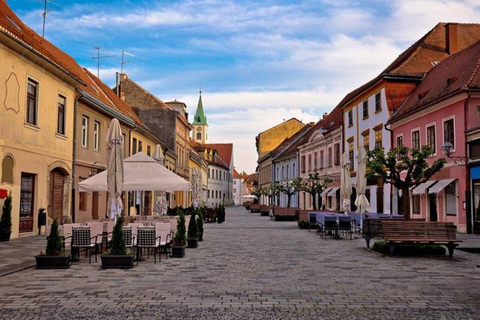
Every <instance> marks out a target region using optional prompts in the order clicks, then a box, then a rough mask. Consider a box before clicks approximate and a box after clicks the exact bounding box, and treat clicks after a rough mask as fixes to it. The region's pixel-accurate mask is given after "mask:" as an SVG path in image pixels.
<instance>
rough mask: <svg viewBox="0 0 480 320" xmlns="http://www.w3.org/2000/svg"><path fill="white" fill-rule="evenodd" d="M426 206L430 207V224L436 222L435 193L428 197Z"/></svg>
mask: <svg viewBox="0 0 480 320" xmlns="http://www.w3.org/2000/svg"><path fill="white" fill-rule="evenodd" d="M428 204H429V206H430V222H437V221H438V213H437V195H436V194H435V193H434V194H429V195H428Z"/></svg>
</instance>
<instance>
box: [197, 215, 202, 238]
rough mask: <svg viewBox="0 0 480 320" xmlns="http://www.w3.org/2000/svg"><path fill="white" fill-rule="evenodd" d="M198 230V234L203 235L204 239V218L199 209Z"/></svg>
mask: <svg viewBox="0 0 480 320" xmlns="http://www.w3.org/2000/svg"><path fill="white" fill-rule="evenodd" d="M197 228H198V234H199V235H202V237H203V216H202V210H201V209H197Z"/></svg>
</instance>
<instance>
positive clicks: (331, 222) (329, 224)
mask: <svg viewBox="0 0 480 320" xmlns="http://www.w3.org/2000/svg"><path fill="white" fill-rule="evenodd" d="M323 231H324V232H325V239H327V233H328V231H333V233H332V235H335V236H337V217H335V216H331V217H330V216H326V217H325V220H324V221H323Z"/></svg>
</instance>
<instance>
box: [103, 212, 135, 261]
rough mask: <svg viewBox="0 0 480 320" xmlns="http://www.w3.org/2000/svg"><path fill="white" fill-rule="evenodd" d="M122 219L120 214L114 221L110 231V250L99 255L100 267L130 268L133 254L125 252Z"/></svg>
mask: <svg viewBox="0 0 480 320" xmlns="http://www.w3.org/2000/svg"><path fill="white" fill-rule="evenodd" d="M123 220H124V217H123V216H120V217H119V218H118V219H117V222H116V223H115V227H114V228H113V233H112V242H111V248H110V251H109V252H108V253H107V254H102V255H100V258H101V259H102V269H112V268H117V269H131V268H133V260H134V258H135V255H133V254H127V248H126V247H125V239H124V237H123V229H122V226H123Z"/></svg>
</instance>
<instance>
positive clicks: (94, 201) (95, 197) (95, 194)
mask: <svg viewBox="0 0 480 320" xmlns="http://www.w3.org/2000/svg"><path fill="white" fill-rule="evenodd" d="M98 197H99V194H98V192H96V191H95V192H93V193H92V220H98Z"/></svg>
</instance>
